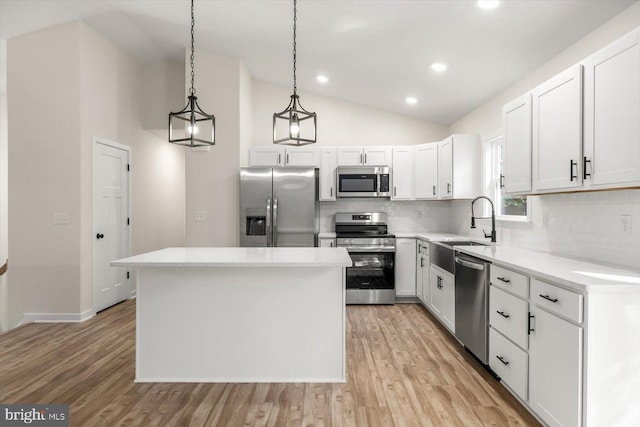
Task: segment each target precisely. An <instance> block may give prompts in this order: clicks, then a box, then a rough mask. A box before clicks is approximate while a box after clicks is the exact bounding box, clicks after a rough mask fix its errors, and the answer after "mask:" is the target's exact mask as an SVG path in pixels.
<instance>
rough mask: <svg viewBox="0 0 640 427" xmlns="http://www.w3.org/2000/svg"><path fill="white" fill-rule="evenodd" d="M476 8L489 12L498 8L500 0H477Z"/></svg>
mask: <svg viewBox="0 0 640 427" xmlns="http://www.w3.org/2000/svg"><path fill="white" fill-rule="evenodd" d="M476 6H478V7H479V8H480V9H484V10H491V9H495V8H496V7H498V6H500V0H478V1H477V2H476Z"/></svg>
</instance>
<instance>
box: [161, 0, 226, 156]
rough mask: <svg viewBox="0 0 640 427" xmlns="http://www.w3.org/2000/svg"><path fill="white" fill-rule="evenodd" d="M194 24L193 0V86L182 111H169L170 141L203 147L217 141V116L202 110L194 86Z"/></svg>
mask: <svg viewBox="0 0 640 427" xmlns="http://www.w3.org/2000/svg"><path fill="white" fill-rule="evenodd" d="M194 24H195V19H194V13H193V0H191V88H190V89H189V96H188V97H187V105H186V106H185V107H184V108H183V109H182V110H181V111H178V112H175V113H174V112H171V113H169V142H171V143H173V144H178V145H185V146H187V147H202V146H208V145H214V144H215V143H216V132H215V128H216V118H215V116H214V115H213V114H207V113H205V112H204V111H202V109H201V108H200V106H199V105H198V97H197V96H196V90H195V88H194V86H193V84H194V80H195V73H194V70H193V68H194V67H193V59H194V47H193V46H194V36H193V34H194V31H193V30H194Z"/></svg>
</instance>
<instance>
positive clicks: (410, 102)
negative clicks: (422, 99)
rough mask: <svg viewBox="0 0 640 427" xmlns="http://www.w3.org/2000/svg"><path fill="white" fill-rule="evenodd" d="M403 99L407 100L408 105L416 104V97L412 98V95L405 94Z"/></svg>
mask: <svg viewBox="0 0 640 427" xmlns="http://www.w3.org/2000/svg"><path fill="white" fill-rule="evenodd" d="M405 101H407V104H409V105H416V104H417V103H418V99H417V98H414V97H413V96H407V98H406V99H405Z"/></svg>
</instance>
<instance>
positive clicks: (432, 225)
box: [320, 199, 451, 232]
mask: <svg viewBox="0 0 640 427" xmlns="http://www.w3.org/2000/svg"><path fill="white" fill-rule="evenodd" d="M450 206H451V202H450V201H406V202H396V201H393V202H392V201H390V200H381V199H362V200H359V199H349V200H338V201H336V202H320V232H331V231H333V230H334V228H333V227H334V214H335V213H336V212H386V213H387V215H388V218H389V219H388V221H389V230H390V231H391V232H402V231H422V232H427V231H429V232H446V231H448V230H449V227H450V223H449V217H450V213H451V207H450Z"/></svg>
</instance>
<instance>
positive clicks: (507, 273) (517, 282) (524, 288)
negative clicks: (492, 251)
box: [491, 265, 529, 298]
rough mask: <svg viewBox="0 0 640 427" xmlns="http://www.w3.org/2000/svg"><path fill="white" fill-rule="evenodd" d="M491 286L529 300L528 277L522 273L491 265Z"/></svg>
mask: <svg viewBox="0 0 640 427" xmlns="http://www.w3.org/2000/svg"><path fill="white" fill-rule="evenodd" d="M491 284H492V285H494V286H497V287H499V288H502V289H504V290H507V291H509V292H513V293H514V294H516V295H518V296H520V297H522V298H529V276H525V275H524V274H522V273H516V272H515V271H513V270H509V269H507V268H502V267H499V266H497V265H492V266H491Z"/></svg>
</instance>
